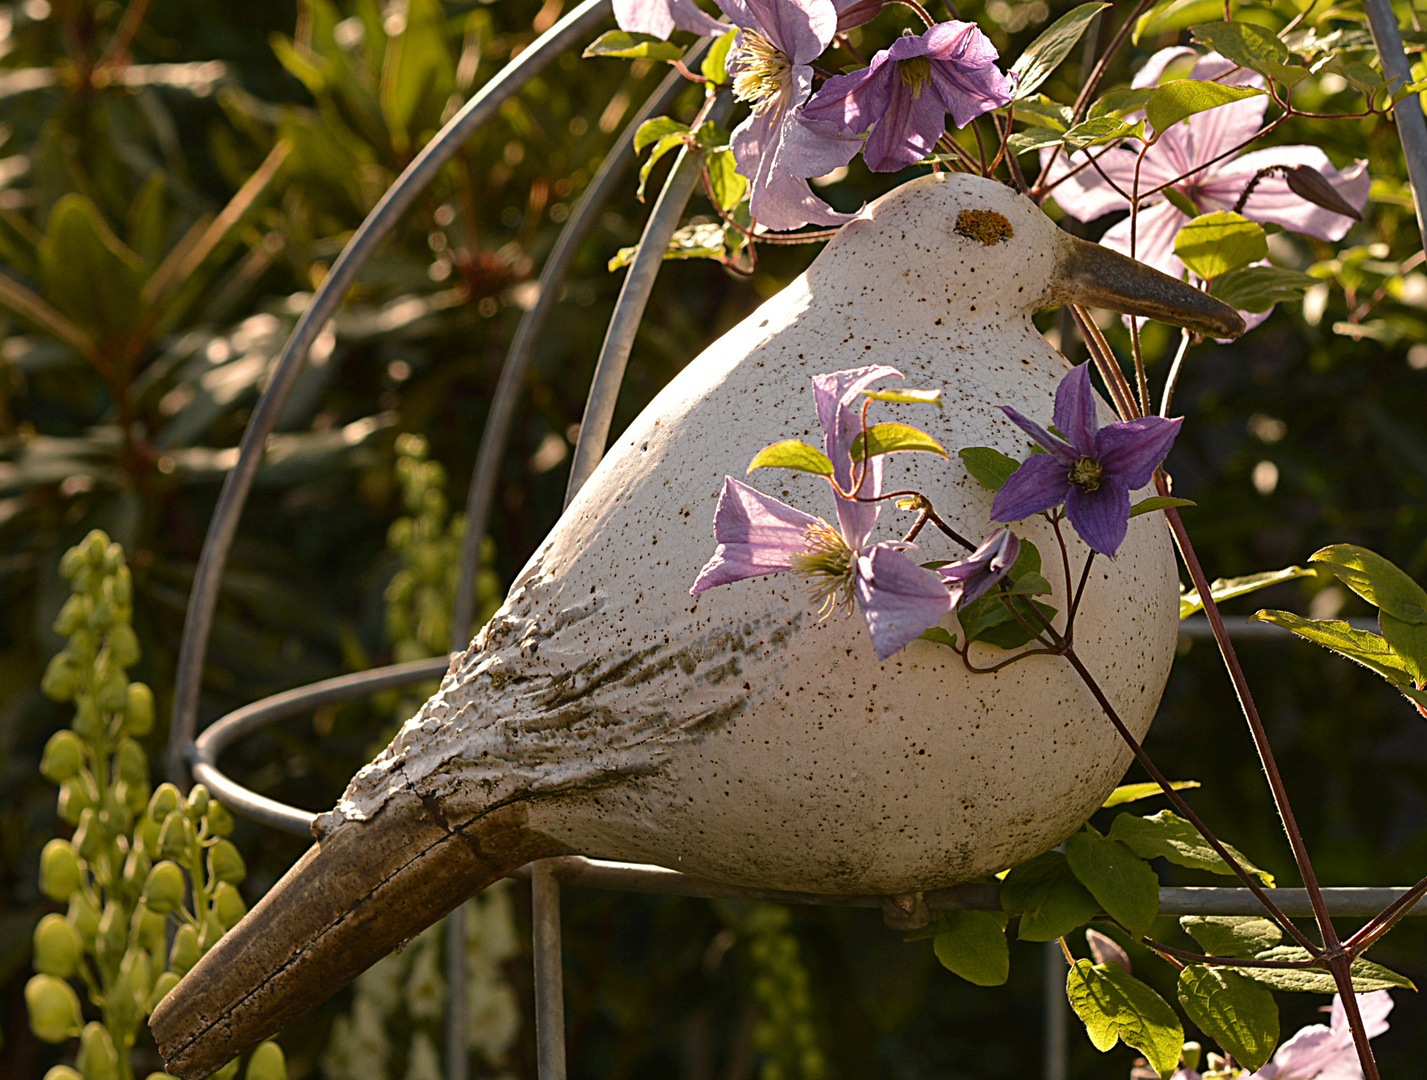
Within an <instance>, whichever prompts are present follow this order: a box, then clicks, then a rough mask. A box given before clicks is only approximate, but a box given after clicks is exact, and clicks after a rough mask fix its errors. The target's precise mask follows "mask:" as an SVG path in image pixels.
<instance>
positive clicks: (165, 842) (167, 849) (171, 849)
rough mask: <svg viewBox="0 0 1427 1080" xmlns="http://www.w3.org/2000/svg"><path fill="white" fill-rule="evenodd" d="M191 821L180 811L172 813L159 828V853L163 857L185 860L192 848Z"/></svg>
mask: <svg viewBox="0 0 1427 1080" xmlns="http://www.w3.org/2000/svg"><path fill="white" fill-rule="evenodd" d="M193 841H194V834H193V823H192V822H191V821H189V820H188V818H186V817H184V816H183V814H181V813H177V812H175V813H172V814H170V815H169V816H168V817H167V818H166V819H165V820H164V824H163V828H162V829H160V830H159V854H160V855H162V856H163V857H164V858H165V859H182V860H185V861H186V860H187V859H188V857H189V854H190V852H191V851H192V849H193Z"/></svg>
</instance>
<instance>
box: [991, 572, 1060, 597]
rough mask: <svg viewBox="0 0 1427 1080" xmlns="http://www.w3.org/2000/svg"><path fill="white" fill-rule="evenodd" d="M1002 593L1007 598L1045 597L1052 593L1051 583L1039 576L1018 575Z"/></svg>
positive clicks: (1033, 574) (1029, 574)
mask: <svg viewBox="0 0 1427 1080" xmlns="http://www.w3.org/2000/svg"><path fill="white" fill-rule="evenodd" d="M1002 591H1003V593H1004V594H1005V595H1007V596H1044V595H1046V593H1048V592H1050V582H1049V581H1047V580H1046V579H1045V578H1043V577H1041V576H1040V575H1039V574H1035V573H1025V574H1020V575H1018V576H1017V577H1016V578H1015V580H1014V581H1012V582H1011V584H1010V586H1009V587H1008V588H1006V589H1004V590H1002Z"/></svg>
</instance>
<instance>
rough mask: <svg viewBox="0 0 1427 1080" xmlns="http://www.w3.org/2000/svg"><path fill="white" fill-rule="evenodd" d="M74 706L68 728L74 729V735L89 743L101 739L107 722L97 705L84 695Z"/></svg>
mask: <svg viewBox="0 0 1427 1080" xmlns="http://www.w3.org/2000/svg"><path fill="white" fill-rule="evenodd" d="M74 706H75V707H74V719H73V720H71V721H70V724H69V726H70V727H72V728H74V732H75V734H76V735H78V736H79V737H80V738H81V739H86V740H88V741H89V742H98V741H99V740H100V739H102V738H103V737H104V734H105V730H106V728H107V727H108V726H109V721H108V719H107V718H106V717H105V715H104V713H103V712H102V711H101V710H100V708H99V703H98V702H97V701H95V699H94V698H93V697H92V696H91V695H89V694H84V695H83V696H81V697H80V698H79V699H78V700H77V701H75V703H74Z"/></svg>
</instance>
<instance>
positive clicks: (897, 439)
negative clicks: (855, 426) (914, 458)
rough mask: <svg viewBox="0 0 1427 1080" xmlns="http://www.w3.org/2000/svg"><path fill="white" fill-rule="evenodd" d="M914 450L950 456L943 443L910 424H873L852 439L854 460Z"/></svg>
mask: <svg viewBox="0 0 1427 1080" xmlns="http://www.w3.org/2000/svg"><path fill="white" fill-rule="evenodd" d="M913 451H921V452H924V453H929V454H940V455H941V456H942V457H949V455H948V454H947V452H946V451H945V450H944V449H943V448H942V445H941V443H939V442H937V441H936V440H935V439H933V438H932V437H931V436H930V435H928V434H927V433H926V432H925V431H921V430H918V429H917V428H914V427H912V426H911V425H910V424H873V425H872V426H871V427H870V428H868V429H867V430H866V432H861V433H859V434H858V436H857V438H855V439H853V440H852V460H853V461H862V460H863V459H864V458H874V457H878V456H879V455H881V454H903V453H908V452H913Z"/></svg>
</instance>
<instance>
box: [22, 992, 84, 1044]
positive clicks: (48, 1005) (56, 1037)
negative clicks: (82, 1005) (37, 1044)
mask: <svg viewBox="0 0 1427 1080" xmlns="http://www.w3.org/2000/svg"><path fill="white" fill-rule="evenodd" d="M25 1008H26V1009H28V1010H29V1013H30V1030H31V1031H33V1032H34V1033H35V1038H37V1039H39V1040H40V1041H41V1042H47V1043H61V1042H64V1041H65V1039H72V1038H74V1036H76V1035H78V1034H79V1025H80V1024H81V1023H83V1020H84V1018H83V1017H82V1016H81V1015H80V1012H79V995H78V994H76V993H75V992H74V988H73V987H72V986H70V985H69V983H67V982H65V981H64V980H63V979H57V978H55V977H54V976H53V975H36V976H35V977H34V978H32V979H31V980H30V981H29V982H27V983H26V984H25Z"/></svg>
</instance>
